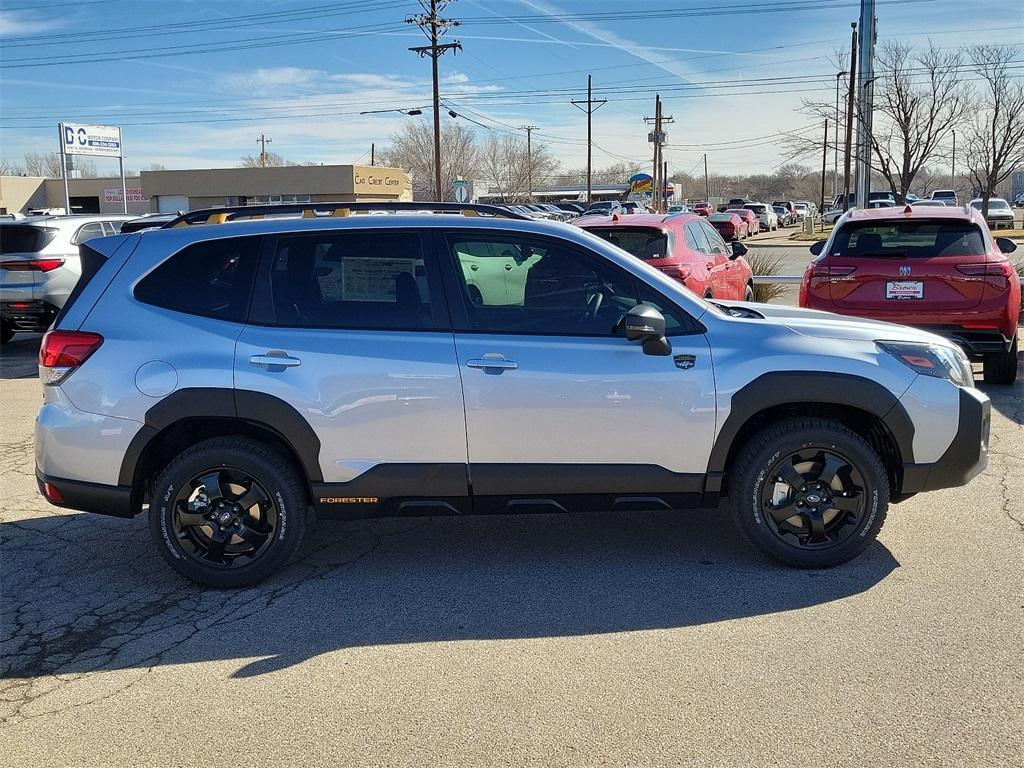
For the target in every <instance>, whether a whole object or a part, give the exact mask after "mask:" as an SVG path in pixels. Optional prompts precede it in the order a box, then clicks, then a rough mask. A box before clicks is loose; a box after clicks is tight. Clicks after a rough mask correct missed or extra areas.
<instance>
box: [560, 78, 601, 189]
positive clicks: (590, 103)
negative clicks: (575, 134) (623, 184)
mask: <svg viewBox="0 0 1024 768" xmlns="http://www.w3.org/2000/svg"><path fill="white" fill-rule="evenodd" d="M592 85H593V82H592V77H591V75H587V100H586V101H583V100H582V99H573V100H572V101H570V102H569V103H570V104H572V105H573V106H574V107H576V109H578V110H580V111H581V112H586V113H587V207H588V208H589V207H590V202H591V199H592V185H591V183H590V182H591V174H592V171H593V159H594V158H593V154H594V153H593V141H592V136H593V126H592V123H593V116H594V113H595V112H596V111H597V110H599V109H600V108H601V107H603V106H604V105H605V104H607V103H608V99H595V98H594V92H593V88H592ZM581 104H586V105H587V108H586V109H583V107H582V106H580V105H581ZM595 104H596V105H597V106H596V107H595V106H594V105H595Z"/></svg>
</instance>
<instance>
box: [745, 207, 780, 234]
mask: <svg viewBox="0 0 1024 768" xmlns="http://www.w3.org/2000/svg"><path fill="white" fill-rule="evenodd" d="M743 207H744V208H746V209H747V210H748V211H753V212H754V215H755V216H757V219H758V221H760V222H761V230H762V231H764V232H770V231H772V230H775V229H778V228H779V215H778V214H777V213H776V212H775V211H774V209H773V208H772V207H771V206H770V205H768V204H767V203H747V204H746V205H744V206H743Z"/></svg>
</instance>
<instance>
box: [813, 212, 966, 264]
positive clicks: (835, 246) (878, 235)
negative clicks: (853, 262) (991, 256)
mask: <svg viewBox="0 0 1024 768" xmlns="http://www.w3.org/2000/svg"><path fill="white" fill-rule="evenodd" d="M829 253H830V254H831V255H832V256H843V257H846V258H858V257H859V258H879V257H886V256H892V257H894V258H905V259H914V258H921V259H926V258H932V257H935V256H982V255H984V254H985V239H984V237H983V236H982V234H981V230H980V229H978V227H976V226H975V225H974V224H971V223H970V222H967V221H956V220H952V221H950V220H941V219H932V220H928V219H910V220H906V221H883V222H864V223H855V222H851V223H849V224H847V225H846V226H844V227H843V228H842V229H841V230H839V232H838V233H837V234H836V236H835V240H833V242H832V248H831V250H830V251H829Z"/></svg>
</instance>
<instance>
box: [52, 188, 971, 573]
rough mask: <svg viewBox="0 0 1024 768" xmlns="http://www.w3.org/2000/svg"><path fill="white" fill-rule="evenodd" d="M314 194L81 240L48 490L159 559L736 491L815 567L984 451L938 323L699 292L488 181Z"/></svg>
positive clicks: (847, 555) (757, 531)
mask: <svg viewBox="0 0 1024 768" xmlns="http://www.w3.org/2000/svg"><path fill="white" fill-rule="evenodd" d="M330 205H333V207H334V208H335V210H340V209H342V208H344V209H348V210H349V212H350V213H353V212H355V213H358V212H359V211H360V210H362V211H363V212H366V211H367V210H368V209H367V208H366V207H365V206H372V205H377V204H376V203H365V204H360V203H334V204H330ZM360 205H362V206H364V207H363V208H362V209H360V208H359V206H360ZM388 205H389V206H391V207H393V208H396V211H397V212H403V211H411V210H413V209H412V206H421V207H422V206H428V207H433V208H435V209H437V210H439V211H442V212H448V213H450V212H451V205H449V204H444V203H422V204H418V203H410V204H404V206H403V204H400V203H399V204H391V203H389V204H388ZM327 206H328V204H318V208H317V210H316V211H310V214H309V215H306V214H305V211H306V210H308V209H299V208H296V207H292V208H291V210H293V211H294V212H295V213H296V214H297V215H295V216H294V217H293V218H283V217H280V216H275V217H269V216H267V217H266V218H255V219H253V217H254V216H255V217H259V216H262V215H264V214H266V213H267V212H268V211H269V210H270V209H269V207H266V208H263V207H259V206H256V207H253V210H246V209H244V208H235V209H226V210H227V213H226V214H225V216H226V217H227V218H229V219H230V218H232V217H234V218H235V219H236V220H234V221H231V220H229V221H227V222H225V223H223V224H213V225H205V226H204V225H202V224H204V223H205V222H206V220H207V217H208V216H209V215H210V213H211V211H209V210H206V211H195V212H193V213H191V214H185V215H184V216H183V217H181V219H180V220H179V221H177V222H175V223H176V224H177V225H178V226H168V227H166V228H162V229H149V230H144V231H142V232H138V233H135V234H129V235H119V236H118V237H114V238H105V239H103V240H100V241H98V242H97V243H96V244H95V247H96V248H97V249H98V250H102V252H103V253H104V254H105V255H106V256H107V258H106V260H105V261H104V263H103V265H102V266H101V267H100V269H99V271H97V272H96V273H95V274H92V275H89V274H88V273H87V274H86V276H85V278H84V279H83V281H82V286H83V287H82V288H81V289H80V290H79V291H77V292H76V295H75V296H74V297H73V298H72V299H71V300H70V301H69V303H68V307H67V309H66V310H65V312H64V313H63V314H62V315H61V317H60V318H59V319H58V321H57V322H56V323H55V325H54V328H53V330H51V331H50V332H49V333H47V334H46V336H45V337H44V339H43V342H42V345H41V349H40V366H39V377H40V383H41V384H42V390H43V404H42V407H41V408H40V411H39V415H38V417H37V419H36V432H35V438H36V473H37V478H38V482H39V487H40V490H41V492H42V493H43V495H44V496H45V497H46V498H47V499H48V500H49V501H50V502H51V503H52V504H55V505H57V506H60V507H65V508H69V509H81V510H86V511H91V512H99V513H102V514H107V515H116V516H120V517H126V518H127V517H133V516H135V515H138V514H145V515H148V517H149V530H150V534H151V535H152V537H153V539H154V541H155V543H156V550H157V551H159V552H160V555H161V556H162V557H163V558H164V559H165V560H166V562H167V563H168V564H169V565H170V566H171V567H172V568H174V569H175V570H176V571H178V572H179V573H181V574H183V575H185V576H187V577H189V578H191V579H194V580H196V581H198V582H201V583H204V584H210V585H213V586H219V587H232V586H235V587H237V586H242V585H245V584H253V583H255V582H257V581H259V580H261V579H263V578H265V577H267V576H268V575H270V574H271V573H272V572H273V571H274V570H276V569H277V568H279V567H281V566H283V565H284V563H285V562H286V561H287V560H288V558H289V557H290V556H291V554H292V553H293V552H295V549H296V547H297V546H298V544H299V540H300V539H301V538H302V536H303V532H304V530H305V529H306V527H307V520H309V519H310V517H311V516H312V515H318V516H320V517H323V518H335V519H348V520H352V519H357V518H365V517H376V516H382V515H402V516H409V515H459V514H489V513H518V512H563V513H564V512H591V511H608V510H614V511H617V512H630V511H638V510H646V509H683V508H687V507H699V506H703V507H711V508H717V507H718V506H719V502H720V501H721V500H722V498H723V497H726V498H727V500H728V503H727V507H726V508H727V509H728V510H729V512H730V514H731V516H732V517H733V518H734V519H735V520H736V522H737V524H738V526H739V529H740V530H741V531H742V532H743V534H744V535H745V536H746V537H747V538H748V539H749V540H750V541H751V542H752V543H753V544H754V545H755V546H756V547H757V548H758V549H760V550H761V551H762V552H764V553H765V554H767V555H769V556H771V557H773V558H775V559H777V560H779V561H781V562H783V563H787V564H789V565H792V566H796V567H802V568H822V567H828V566H833V565H838V564H840V563H843V562H846V561H847V560H850V559H852V558H853V557H855V556H857V555H858V554H859V553H861V552H862V551H864V550H865V549H866V548H868V547H869V546H870V545H871V542H872V541H873V539H874V538H875V536H876V534H877V533H878V531H879V529H880V528H881V526H882V522H883V520H884V519H885V516H886V512H887V510H888V507H889V502H890V500H892V501H899V500H901V499H903V498H906V497H907V496H909V495H911V494H914V493H917V492H921V491H931V490H936V489H940V488H948V487H952V486H957V485H963V484H964V483H966V482H968V481H969V480H970V479H971V478H972V477H974V476H975V475H976V474H978V473H979V472H981V471H982V470H983V469H984V468H985V465H986V462H987V444H988V425H989V417H990V406H989V400H988V398H987V397H986V396H985V395H984V394H983V393H981V392H979V391H978V390H977V389H975V388H974V376H973V374H972V372H971V366H970V362H969V361H968V360H967V358H966V357H965V356H964V354H963V352H961V351H960V350H959V348H958V347H957V346H956V345H955V344H954V343H953V342H951V341H949V340H948V339H945V338H942V337H941V336H936V335H933V334H931V333H927V332H925V331H922V330H918V329H913V328H906V327H902V326H899V325H892V324H890V323H879V322H875V321H872V320H864V319H858V318H852V317H839V316H837V315H833V314H830V313H827V312H816V311H810V310H803V309H795V308H790V307H780V306H773V305H768V304H753V303H744V302H715V301H710V302H709V301H705V300H704V299H702V298H701V297H699V296H697V295H695V294H693V293H691V292H690V291H689V290H687V289H686V288H685V287H684V286H683V284H682V283H680V282H678V281H677V280H675V279H673V278H672V277H670V276H668V275H667V274H665V273H664V272H662V271H660V270H658V269H656V268H654V267H653V266H651V265H650V264H648V263H646V262H644V261H643V260H641V259H637V258H635V257H634V256H631V255H630V254H629V253H627V252H626V251H623V250H620V249H619V248H617V247H616V246H614V245H612V244H611V243H609V242H607V241H605V240H603V239H601V238H599V237H597V236H596V235H594V234H592V233H590V232H587V231H586V230H585V229H582V228H579V227H573V226H569V225H566V224H561V223H557V222H542V221H535V220H530V219H528V218H526V217H520V216H518V215H513V214H509V213H508V212H507V211H501V210H500V209H498V208H495V207H491V206H482V205H479V206H467V205H459V207H458V209H456V210H458V211H460V212H461V211H468V212H469V213H473V214H476V215H465V214H463V215H423V216H420V215H417V216H409V215H395V216H368V215H349V216H342V217H337V216H335V215H333V214H332V211H330V210H326V208H327ZM277 210H281V209H280V208H278V209H277ZM224 211H225V209H220V211H218V212H224ZM300 211H301V212H302V217H301V218H300V216H299V215H298V214H299V212H300ZM243 217H248V218H249V220H242V218H243ZM192 224H200V226H192ZM619 226H621V227H622V228H623V229H624V230H628V229H629V223H628V218H627V217H622V221H621V223H620V225H619ZM912 523H913V521H909V523H905V524H912ZM125 530H126V531H127V532H128V533H127V534H126V535H134V534H135V533H137V532H138V530H139V528H138V527H137V526H133V527H129V528H126V529H125ZM658 554H659V556H661V553H660V552H659V553H658Z"/></svg>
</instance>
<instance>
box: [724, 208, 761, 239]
mask: <svg viewBox="0 0 1024 768" xmlns="http://www.w3.org/2000/svg"><path fill="white" fill-rule="evenodd" d="M724 213H734V214H736V215H737V216H739V217H740V218H741V219H743V220H744V221H745V222H747V234H748V235H756V234H757V233H758V232H760V231H761V220H760V219H759V218H757V214H756V213H754V212H753V211H752V210H750V209H749V208H730V209H729V210H727V211H724Z"/></svg>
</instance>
